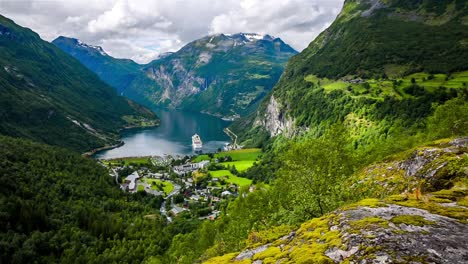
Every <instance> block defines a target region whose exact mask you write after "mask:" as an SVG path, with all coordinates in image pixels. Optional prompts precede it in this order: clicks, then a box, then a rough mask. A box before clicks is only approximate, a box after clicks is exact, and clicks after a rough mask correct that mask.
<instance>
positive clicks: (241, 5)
mask: <svg viewBox="0 0 468 264" xmlns="http://www.w3.org/2000/svg"><path fill="white" fill-rule="evenodd" d="M342 2H343V0H270V1H262V0H241V1H239V0H198V1H193V0H157V1H152V0H99V1H95V0H48V1H44V0H0V13H1V14H2V15H5V16H7V17H9V18H11V19H13V20H14V21H15V22H17V23H18V24H20V25H22V26H26V27H29V28H31V29H33V30H34V31H36V32H38V33H39V34H40V35H41V37H42V38H44V39H46V40H49V41H51V40H53V39H55V38H56V37H57V36H59V35H63V36H68V37H76V38H79V39H81V40H82V41H83V42H86V43H88V44H92V45H100V46H102V47H103V48H104V50H106V52H107V53H109V54H111V55H112V56H116V57H120V58H131V59H133V60H136V61H138V62H141V63H145V62H149V61H150V60H152V59H154V58H156V57H157V56H158V55H159V54H160V53H163V52H167V51H175V50H177V49H179V48H180V47H182V46H183V45H184V44H186V43H188V42H190V41H192V40H195V39H197V38H200V37H203V36H205V35H207V34H209V33H237V32H255V33H262V34H267V33H268V34H271V35H273V36H277V37H281V38H282V39H283V40H284V41H285V42H287V43H288V44H291V45H292V46H293V47H294V48H296V49H297V50H302V49H303V48H305V47H306V46H307V45H308V44H309V43H310V42H311V41H312V40H313V38H314V37H316V36H317V35H318V34H319V33H320V32H321V31H322V30H323V29H324V28H326V26H328V25H329V24H330V23H331V22H332V21H333V20H334V18H335V17H336V15H337V14H338V12H339V10H340V9H341V6H342V4H343V3H342Z"/></svg>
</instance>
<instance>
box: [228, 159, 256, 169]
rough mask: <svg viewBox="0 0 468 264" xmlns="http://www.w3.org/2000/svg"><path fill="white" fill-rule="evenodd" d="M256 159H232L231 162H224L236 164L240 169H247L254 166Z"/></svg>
mask: <svg viewBox="0 0 468 264" xmlns="http://www.w3.org/2000/svg"><path fill="white" fill-rule="evenodd" d="M254 162H255V161H253V160H243V161H230V162H223V163H221V164H223V165H224V166H226V167H227V166H236V169H237V170H238V171H245V170H247V169H248V168H250V167H252V166H253V164H254Z"/></svg>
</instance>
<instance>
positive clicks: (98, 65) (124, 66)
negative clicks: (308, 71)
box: [52, 36, 141, 94]
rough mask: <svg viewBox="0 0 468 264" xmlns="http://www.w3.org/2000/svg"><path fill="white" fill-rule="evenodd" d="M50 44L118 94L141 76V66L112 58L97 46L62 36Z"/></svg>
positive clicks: (129, 61)
mask: <svg viewBox="0 0 468 264" xmlns="http://www.w3.org/2000/svg"><path fill="white" fill-rule="evenodd" d="M52 44H54V45H55V46H57V47H59V48H60V49H62V50H63V51H65V52H66V53H68V54H70V55H72V56H73V57H74V58H76V59H78V60H79V61H80V62H81V63H82V64H84V65H85V66H86V67H87V68H88V69H90V70H91V71H93V72H94V73H96V74H97V75H98V76H99V78H101V79H102V80H103V81H104V82H106V83H107V84H109V85H110V86H112V87H115V88H116V89H117V92H118V93H119V94H121V93H123V92H124V91H125V88H126V87H127V86H128V85H129V84H130V83H131V82H132V81H133V80H134V79H135V78H136V77H137V76H138V75H139V74H141V65H139V64H137V63H136V62H134V61H132V60H128V59H116V58H113V57H111V56H109V55H108V54H107V53H106V52H105V51H104V50H103V49H102V48H101V47H99V46H93V45H87V44H85V43H83V42H81V41H79V40H78V39H74V38H67V37H63V36H60V37H58V38H56V39H55V40H54V41H52Z"/></svg>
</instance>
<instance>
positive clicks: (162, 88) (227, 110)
mask: <svg viewBox="0 0 468 264" xmlns="http://www.w3.org/2000/svg"><path fill="white" fill-rule="evenodd" d="M53 43H54V44H55V45H57V46H58V47H60V48H62V49H63V50H64V51H66V52H68V53H69V54H71V55H72V56H74V57H76V58H78V59H79V60H80V61H81V62H83V63H84V64H85V65H86V66H87V67H88V68H90V69H91V70H93V71H94V72H96V73H97V74H98V75H99V76H100V77H101V79H102V80H104V81H106V82H107V83H108V84H110V85H113V86H114V87H116V88H117V89H118V90H119V91H123V94H124V95H125V96H127V97H129V98H132V99H134V100H136V101H137V102H141V103H144V104H146V105H153V106H154V105H155V106H163V107H170V108H179V109H186V110H190V111H197V112H205V113H209V114H212V115H217V116H230V117H233V116H238V115H246V114H248V113H250V112H252V111H253V110H255V108H256V107H257V106H258V103H259V102H260V101H261V99H262V98H263V97H264V96H265V95H266V94H267V93H268V92H269V91H270V90H271V88H272V87H273V86H274V84H275V83H276V82H277V80H278V79H279V77H280V75H281V73H282V71H283V69H284V65H285V64H286V62H287V61H288V59H289V58H290V57H291V56H293V55H295V54H296V53H297V52H296V51H295V50H294V49H293V48H291V47H290V46H289V45H287V44H286V43H284V42H283V41H282V40H281V39H279V38H274V37H271V36H269V35H264V36H263V35H258V34H252V33H239V34H234V35H227V34H218V35H211V36H206V37H204V38H201V39H199V40H195V41H193V42H191V43H189V44H187V45H186V46H184V47H183V48H182V49H180V50H179V51H177V52H175V53H168V54H164V56H160V58H158V59H157V60H155V61H153V62H151V63H149V64H147V65H141V67H140V74H137V75H136V77H135V72H138V70H135V67H134V65H133V66H132V67H127V68H126V67H124V66H128V65H127V64H126V63H127V62H126V61H122V60H115V59H112V58H110V57H109V56H108V55H106V54H105V53H103V52H102V50H101V49H99V48H96V47H92V46H89V45H85V44H82V43H80V42H78V41H76V40H73V39H65V38H63V37H60V38H58V39H56V40H54V41H53ZM106 73H110V74H106ZM112 73H114V74H115V75H116V76H118V77H117V78H120V77H119V76H121V79H122V80H123V81H117V80H115V79H113V77H112ZM128 76H132V77H129V78H127V77H128ZM130 79H133V81H131V82H130V83H129V84H127V81H128V80H130Z"/></svg>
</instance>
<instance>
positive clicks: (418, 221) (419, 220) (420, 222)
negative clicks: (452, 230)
mask: <svg viewBox="0 0 468 264" xmlns="http://www.w3.org/2000/svg"><path fill="white" fill-rule="evenodd" d="M390 222H392V223H394V224H395V225H400V224H406V225H414V226H425V225H434V224H435V222H433V221H428V220H426V219H425V218H424V217H422V216H419V215H398V216H395V217H393V218H392V219H390Z"/></svg>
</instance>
